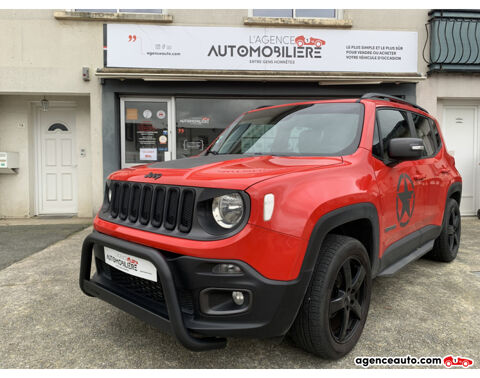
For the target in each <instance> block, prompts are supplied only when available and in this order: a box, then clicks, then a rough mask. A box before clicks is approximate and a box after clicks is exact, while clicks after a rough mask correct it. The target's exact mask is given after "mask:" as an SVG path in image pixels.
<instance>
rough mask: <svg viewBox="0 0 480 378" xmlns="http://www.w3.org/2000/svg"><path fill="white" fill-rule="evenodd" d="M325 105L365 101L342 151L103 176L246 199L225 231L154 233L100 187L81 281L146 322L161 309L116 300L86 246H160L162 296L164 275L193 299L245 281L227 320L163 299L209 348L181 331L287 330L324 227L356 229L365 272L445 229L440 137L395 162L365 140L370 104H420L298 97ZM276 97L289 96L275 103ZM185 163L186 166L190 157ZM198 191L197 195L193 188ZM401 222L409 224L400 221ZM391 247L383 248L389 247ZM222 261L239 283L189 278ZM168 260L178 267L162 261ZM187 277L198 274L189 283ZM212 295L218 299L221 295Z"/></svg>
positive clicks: (456, 183) (447, 192)
mask: <svg viewBox="0 0 480 378" xmlns="http://www.w3.org/2000/svg"><path fill="white" fill-rule="evenodd" d="M299 38H300V37H299ZM302 38H303V37H302ZM311 40H312V39H311ZM319 41H321V40H319ZM322 42H323V41H322ZM309 43H312V42H311V41H310V42H309ZM327 103H331V104H334V103H360V104H362V105H363V109H364V112H363V114H364V117H363V124H362V131H361V137H360V141H359V144H358V148H356V150H355V152H353V153H352V154H350V155H346V156H331V157H329V156H320V157H317V156H308V157H306V156H304V157H299V156H248V157H247V156H245V157H241V156H240V157H237V158H234V159H233V158H232V159H227V158H225V157H222V158H221V159H220V158H219V157H216V156H211V161H210V163H208V162H206V163H202V164H200V163H196V164H193V163H194V162H195V161H197V162H198V161H199V160H198V159H206V158H207V157H199V158H192V160H191V159H182V161H175V162H174V163H172V162H169V163H171V164H168V163H167V165H165V168H162V167H158V168H157V167H156V166H155V164H153V165H142V166H137V167H133V168H126V169H122V170H121V171H118V172H114V173H112V174H111V175H110V176H109V178H108V180H109V183H110V184H109V185H112V184H113V183H119V185H120V186H118V188H120V187H121V185H127V186H128V185H138V186H141V187H142V188H143V187H145V185H147V186H149V187H152V188H153V187H155V186H156V185H160V184H161V185H163V186H165V187H167V188H168V187H174V186H182V187H185V188H193V189H192V190H200V189H199V188H203V189H201V190H206V191H208V190H219V189H221V190H222V191H239V192H242V193H243V194H242V195H244V196H245V198H246V200H247V201H249V213H248V214H247V219H246V220H245V224H244V225H243V226H242V227H241V228H240V229H239V230H238V232H235V233H234V234H232V235H231V236H228V237H221V238H213V239H212V238H210V239H209V240H198V238H196V239H193V238H186V237H179V235H180V234H178V233H173V231H172V233H168V232H165V233H164V234H162V233H159V232H154V230H153V229H152V227H151V226H149V225H147V226H145V227H144V226H139V227H137V226H133V225H132V224H130V223H128V221H125V222H123V221H120V220H119V219H118V218H115V219H113V218H112V217H111V216H110V213H109V212H110V211H111V210H110V207H111V206H110V205H109V200H108V198H107V197H108V196H107V194H106V199H105V201H106V202H105V204H104V207H103V208H102V210H101V211H100V212H99V214H98V215H97V217H96V218H95V221H94V229H95V235H94V236H92V237H91V238H90V239H88V240H86V242H85V244H84V248H83V252H82V253H83V257H82V268H81V278H80V285H81V287H82V290H83V291H84V292H86V293H87V294H88V295H91V296H97V297H100V298H102V299H104V300H106V301H107V302H110V303H112V304H114V305H116V306H118V307H120V308H122V309H124V310H126V311H129V312H131V313H133V314H135V315H136V316H139V317H141V318H143V319H145V320H147V321H149V322H151V323H154V324H156V325H159V324H160V323H161V320H160V319H158V317H154V316H153V315H152V312H151V309H150V310H149V311H150V312H148V313H147V312H145V311H146V310H145V311H144V310H141V309H140V308H141V307H142V308H143V307H146V306H147V304H145V303H143V302H141V303H140V302H138V303H137V302H135V303H133V302H134V300H133V299H131V298H130V299H128V300H127V299H125V298H123V299H122V298H120V297H121V296H122V291H121V290H117V291H115V290H116V289H115V288H112V289H111V290H110V289H109V290H107V289H106V288H107V283H105V282H106V281H101V280H98V281H95V280H94V278H92V279H91V278H90V275H89V274H90V273H89V272H90V265H89V264H90V263H89V262H88V259H89V256H91V249H92V248H95V247H96V246H99V245H100V246H101V245H105V246H110V247H113V248H116V249H119V250H122V251H127V252H131V254H132V255H133V256H134V257H135V259H136V260H138V257H140V258H145V257H148V256H152V257H151V258H152V259H153V258H154V259H157V257H155V256H153V255H155V254H157V255H160V254H163V253H165V258H164V259H165V260H166V263H164V262H163V260H162V261H155V264H157V267H158V269H159V270H160V271H161V272H163V273H162V274H165V275H166V277H167V278H165V280H164V279H163V278H162V286H164V288H163V290H164V291H166V294H168V290H171V291H174V290H175V287H174V285H173V284H172V285H170V281H171V282H174V283H175V285H177V287H178V286H179V285H180V286H182V287H187V288H192V290H193V291H194V293H195V294H194V295H195V296H196V295H200V296H201V293H202V292H203V291H202V290H207V289H205V288H206V287H207V288H208V287H220V288H221V289H219V290H224V288H228V287H235V285H239V282H242V285H245V287H247V289H245V293H244V294H246V295H247V297H249V298H250V299H251V298H252V297H253V298H254V299H253V301H254V300H255V298H260V299H258V300H257V302H256V303H257V304H256V305H255V303H254V304H253V305H252V307H251V308H250V309H249V310H248V311H246V312H245V313H244V314H243V315H242V314H239V315H235V316H233V317H228V316H225V317H223V318H222V317H218V316H217V317H214V316H213V317H212V316H210V315H211V314H210V315H209V314H208V313H207V314H205V313H203V314H202V313H201V311H199V312H198V313H197V310H195V312H194V313H193V315H191V317H190V315H189V316H187V315H185V314H183V315H182V314H181V311H180V310H179V309H178V307H179V305H178V303H177V302H176V299H175V298H173V299H172V298H170V299H169V298H168V295H166V302H167V307H168V316H169V320H167V323H169V324H168V327H167V328H169V327H173V329H174V332H175V334H176V335H177V337H178V338H179V339H180V341H181V342H182V343H183V344H184V345H185V346H187V347H189V348H190V349H209V348H215V347H218V343H217V344H215V343H212V344H208V345H207V343H206V342H204V343H200V342H198V340H193V341H192V337H191V336H189V335H188V333H189V332H190V331H194V332H196V333H199V334H202V335H204V336H208V337H212V336H220V337H223V336H239V335H241V336H265V337H267V336H268V337H269V336H279V335H284V334H285V333H286V332H287V331H288V329H289V328H290V326H291V324H292V322H293V320H294V319H295V316H296V314H297V311H298V308H299V306H300V303H301V301H302V299H303V295H304V293H305V290H306V286H307V285H308V282H309V280H310V277H311V274H312V271H313V265H312V264H314V261H315V258H316V257H315V253H318V252H315V251H316V250H317V247H318V244H316V243H318V242H319V240H320V238H321V237H324V236H325V235H324V233H323V230H325V233H326V232H327V231H328V230H332V229H333V228H335V227H337V228H338V227H342V224H343V223H338V222H345V223H344V224H347V223H348V227H351V231H352V232H353V233H355V232H357V231H355V230H360V231H361V232H357V234H358V238H360V240H361V241H362V242H363V243H364V244H365V245H366V246H367V247H368V248H367V249H368V250H369V255H370V259H371V261H372V275H373V276H376V275H379V274H382V273H383V274H387V273H389V269H391V266H392V265H394V263H395V262H396V260H398V259H399V258H400V257H398V258H394V257H392V256H396V253H398V252H399V251H400V252H401V253H403V254H405V251H406V249H405V247H403V248H400V249H399V248H396V246H398V243H401V242H403V241H404V240H407V241H409V242H410V243H411V242H412V241H411V237H412V235H414V236H416V237H417V239H415V240H418V242H420V240H425V239H426V238H429V237H432V238H434V237H436V236H435V235H437V234H438V233H437V232H439V229H440V227H441V226H442V220H443V216H444V214H443V210H444V207H445V203H446V201H447V200H448V198H450V197H452V196H453V197H455V198H458V201H459V200H460V198H459V197H460V193H461V177H460V175H459V173H458V171H457V170H456V168H455V165H454V159H453V157H451V156H450V155H449V154H448V152H447V150H446V148H445V145H444V143H441V145H439V146H438V151H437V153H436V154H435V155H434V156H432V157H429V158H425V159H418V160H409V161H402V162H400V163H398V164H396V165H394V166H388V165H386V164H384V162H382V161H381V160H379V159H378V158H376V157H374V156H373V154H372V140H373V138H374V132H375V130H374V129H375V119H376V114H377V111H378V110H379V109H399V110H402V111H405V112H412V113H415V114H417V115H421V116H424V117H427V118H428V119H433V118H432V117H431V116H430V115H429V114H428V113H426V112H424V111H422V110H420V109H418V108H416V107H413V106H411V105H409V104H404V103H397V102H393V101H386V100H379V99H362V100H356V99H351V100H350V99H347V100H329V101H313V102H311V101H310V102H302V103H298V104H296V105H305V104H327ZM282 106H287V105H279V107H282ZM272 108H274V107H269V108H262V109H258V110H252V111H251V112H249V113H253V112H262V111H265V109H272ZM433 121H434V122H435V124H436V125H437V128H438V132H439V138H442V137H441V131H440V128H439V127H438V123H437V121H436V120H434V119H433ZM209 156H210V155H209ZM217 158H218V159H217ZM190 162H191V163H192V164H191V166H189V165H188V164H189V163H190ZM182 164H183V165H182ZM152 172H153V174H152ZM155 174H156V175H155ZM402 175H404V176H402ZM399 177H400V178H401V177H409V178H411V179H410V180H411V184H410V183H409V182H410V181H401V180H400V181H399ZM413 185H414V186H415V188H414V189H413ZM402 188H403V190H404V191H408V190H409V188H410V189H411V190H412V191H414V209H413V205H412V208H411V210H408V213H410V212H411V214H409V216H410V217H409V219H408V221H405V218H406V217H407V215H405V214H401V215H400V216H399V210H398V206H399V204H398V198H397V196H398V193H399V192H400V191H401V190H402ZM107 189H108V188H107ZM119 190H120V189H119ZM132 190H133V189H132ZM202 193H203V192H197V196H201V195H203V194H202ZM267 193H272V194H274V196H275V210H274V212H273V215H272V217H271V219H269V220H265V219H264V197H265V195H266V194H267ZM115 198H117V197H115ZM142 198H143V197H142ZM120 206H121V205H120ZM117 210H118V209H117ZM120 211H121V209H120ZM402 222H403V223H405V222H407V224H404V225H403V226H402V225H399V223H402ZM403 223H402V224H403ZM420 230H421V231H420ZM175 232H176V231H175ZM417 234H418V235H417ZM321 235H323V236H321ZM180 236H181V235H180ZM422 238H423V239H422ZM395 248H396V249H395ZM412 248H413V247H412ZM390 250H391V251H392V252H388V251H390ZM386 252H387V256H385V254H386ZM393 252H395V253H393ZM407 252H408V251H407ZM95 256H96V258H97V260H99V261H97V263H98V262H100V263H101V261H100V260H102V258H103V257H102V251H101V248H100V249H99V250H95ZM90 259H91V258H90ZM222 262H226V263H236V264H239V265H240V266H241V268H242V269H244V270H245V272H246V273H245V274H246V277H244V278H242V279H241V280H240V278H232V280H234V279H236V280H237V281H231V282H235V284H233V283H230V281H227V280H226V278H225V277H224V278H223V280H221V281H220V278H218V277H214V276H213V275H212V274H211V273H207V272H206V271H205V272H204V273H202V275H201V277H200V276H198V277H197V275H196V274H197V273H198V272H199V271H202V272H203V270H202V269H204V267H205V266H207V264H210V263H211V264H214V263H222ZM187 263H188V264H187ZM189 264H190V265H189ZM195 264H197V265H195ZM202 264H203V265H202ZM172 265H175V268H171V266H172ZM168 266H170V268H168ZM209 266H210V265H209ZM205 269H206V268H205ZM208 269H211V268H208ZM208 272H210V270H208ZM194 276H195V277H196V279H197V278H198V280H197V281H195V282H193V278H192V277H194ZM207 278H208V279H207ZM209 280H210V281H209ZM215 280H217V281H215ZM94 281H95V282H94ZM177 281H178V282H177ZM180 281H181V282H180ZM253 282H255V283H253ZM189 285H190V286H189ZM165 286H167V287H165ZM170 286H171V287H170ZM258 287H261V288H262V289H261V290H260V289H258ZM281 290H283V291H281ZM112 292H114V293H115V294H112ZM277 292H278V295H277V294H276V293H277ZM199 293H200V294H199ZM218 295H219V296H221V292H219V294H218ZM202 300H203V299H202V298H200V299H198V298H194V303H195V306H194V307H195V309H197V308H198V307H197V306H200V307H202V306H207V305H206V304H205V303H204V302H202ZM179 301H181V300H179ZM262 302H263V303H262ZM132 303H133V304H132ZM255 306H257V307H255ZM142 311H143V312H142ZM177 323H178V324H177Z"/></svg>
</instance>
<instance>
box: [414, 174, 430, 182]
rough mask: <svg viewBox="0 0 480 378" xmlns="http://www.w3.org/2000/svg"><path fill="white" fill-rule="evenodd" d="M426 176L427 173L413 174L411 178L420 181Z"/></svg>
mask: <svg viewBox="0 0 480 378" xmlns="http://www.w3.org/2000/svg"><path fill="white" fill-rule="evenodd" d="M426 178H427V175H415V176H413V179H414V180H416V181H422V180H425V179H426Z"/></svg>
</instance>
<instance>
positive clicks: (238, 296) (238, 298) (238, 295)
mask: <svg viewBox="0 0 480 378" xmlns="http://www.w3.org/2000/svg"><path fill="white" fill-rule="evenodd" d="M232 299H233V301H234V302H235V304H236V305H238V306H241V305H243V303H244V302H245V297H244V296H243V293H242V292H241V291H232Z"/></svg>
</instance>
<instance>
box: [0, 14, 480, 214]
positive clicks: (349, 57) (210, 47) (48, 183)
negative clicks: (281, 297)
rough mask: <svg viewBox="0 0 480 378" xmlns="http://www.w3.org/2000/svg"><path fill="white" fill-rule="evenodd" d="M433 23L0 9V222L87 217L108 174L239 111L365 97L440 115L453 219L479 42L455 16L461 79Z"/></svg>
mask: <svg viewBox="0 0 480 378" xmlns="http://www.w3.org/2000/svg"><path fill="white" fill-rule="evenodd" d="M429 13H430V14H429ZM440 13H441V12H440ZM440 13H439V14H440ZM439 14H437V13H435V12H430V11H429V10H348V9H343V10H338V9H324V10H299V9H297V10H293V9H292V10H252V9H251V10H247V9H245V10H164V9H163V10H148V12H144V13H139V12H133V11H128V10H122V11H121V12H119V10H109V11H103V12H101V11H89V12H83V11H66V10H56V11H54V10H42V11H38V10H35V11H33V10H32V11H8V10H3V11H0V20H1V22H0V29H1V34H0V40H1V43H2V46H3V47H4V51H5V53H4V54H3V55H2V57H1V58H0V112H1V113H0V114H2V117H1V118H0V152H12V153H15V154H14V155H17V156H18V167H15V168H12V169H10V168H8V167H7V168H1V166H0V218H2V217H31V216H43V215H75V216H81V217H90V216H93V215H94V214H95V213H96V211H98V208H99V207H100V205H101V202H102V199H103V183H104V179H105V177H106V176H107V175H108V174H109V173H110V172H112V171H114V170H117V169H120V168H124V167H129V166H132V165H135V164H140V163H148V162H151V161H159V160H169V159H176V158H182V157H188V156H192V155H195V154H197V153H199V152H200V151H201V150H202V149H204V148H205V147H206V146H208V144H209V143H211V142H212V141H213V140H214V139H215V137H216V136H217V135H218V134H219V133H220V132H221V131H222V130H223V129H224V128H225V127H226V126H228V124H229V123H230V122H231V121H233V120H234V119H235V118H236V117H237V116H238V115H239V114H240V113H242V112H243V111H246V110H249V109H251V108H256V107H259V106H265V105H273V104H278V103H285V102H293V101H301V100H304V99H322V98H339V97H359V96H360V95H361V94H363V93H366V92H384V93H389V94H392V95H396V96H401V97H404V98H406V99H408V100H411V101H416V102H418V103H419V104H420V105H421V106H422V107H425V108H427V109H428V110H429V111H430V112H431V113H432V114H433V115H434V116H436V117H437V118H438V119H439V121H440V124H441V126H442V130H443V131H444V133H445V134H446V137H447V147H448V149H449V150H451V151H452V152H453V154H454V155H455V158H456V159H457V164H458V165H459V167H460V170H461V172H462V174H463V175H464V180H465V184H464V198H463V201H462V202H463V203H462V211H463V212H464V213H465V214H474V213H476V209H478V207H479V206H480V203H479V201H480V196H479V190H480V185H478V174H477V171H478V162H479V157H478V140H479V133H478V129H479V127H478V107H479V106H480V92H479V91H478V90H477V89H476V88H478V85H476V81H477V80H479V78H477V76H476V75H475V73H474V70H475V67H476V64H479V63H477V60H476V59H478V60H479V62H480V57H479V56H476V55H480V54H477V52H478V44H480V27H479V28H478V42H475V38H476V36H477V34H475V33H477V31H476V26H475V25H476V24H475V22H476V21H475V20H476V18H475V17H476V14H475V13H468V12H467V13H466V16H465V14H464V15H463V16H465V19H466V20H468V21H466V22H467V23H469V24H470V26H469V28H470V29H469V30H468V32H467V31H465V30H466V29H465V30H464V29H462V31H460V32H459V33H458V36H457V35H456V36H455V37H454V38H453V40H452V41H451V42H445V43H446V46H447V47H449V46H450V45H452V46H453V42H455V45H457V44H458V45H459V46H460V43H461V41H462V40H463V41H464V42H465V46H467V44H468V43H470V50H469V53H470V57H469V59H467V56H466V55H468V54H467V52H466V51H463V54H464V55H465V56H464V57H463V61H460V63H462V64H463V65H464V66H463V67H457V66H458V62H457V60H458V58H459V56H460V51H458V53H457V54H458V55H457V56H454V57H453V59H454V60H453V61H451V62H450V64H451V66H450V67H449V69H450V70H446V69H445V62H443V61H444V60H445V59H446V58H447V59H446V60H445V61H447V60H448V59H450V60H451V59H452V55H451V54H452V53H451V52H450V53H449V54H450V55H445V54H446V53H445V52H442V51H440V48H441V45H442V44H441V43H439V42H435V41H436V40H435V41H433V42H432V33H429V34H428V35H427V32H426V30H425V24H426V23H428V29H427V30H431V28H432V27H433V28H434V29H433V30H434V31H435V30H437V27H438V23H439V22H440V24H439V25H440V26H441V27H444V24H442V23H441V22H442V21H438V20H439V19H441V20H445V19H444V18H442V17H445V14H444V13H441V16H439ZM467 16H468V17H467ZM435 17H437V18H435ZM438 17H440V18H438ZM447 17H457V18H458V17H459V15H453V16H449V15H447ZM446 22H448V21H446ZM464 25H465V24H464ZM472 25H474V26H472ZM455 28H458V26H455V27H454V29H453V30H454V32H455V33H456V32H457V29H455ZM463 28H465V26H463ZM474 30H475V31H474ZM437 34H438V33H437ZM442 41H443V40H442ZM475 43H477V45H476V46H477V47H475ZM425 44H426V47H425V51H424V46H425ZM437 45H438V46H437ZM430 46H432V54H433V55H432V54H430ZM443 48H444V49H445V46H444V47H443ZM435 49H436V50H435ZM451 49H452V47H450V50H451ZM466 49H467V48H466V47H464V50H466ZM439 54H440V55H439ZM424 55H425V57H426V59H425V60H424ZM474 56H476V58H475V59H474ZM432 59H433V60H432ZM439 59H440V63H442V62H443V63H442V64H439ZM453 65H455V67H453ZM479 66H480V64H479ZM465 67H468V70H466V69H465ZM454 68H455V69H456V70H454ZM462 70H463V71H462ZM1 156H2V155H1V154H0V160H1ZM9 156H12V155H9ZM0 164H1V162H0Z"/></svg>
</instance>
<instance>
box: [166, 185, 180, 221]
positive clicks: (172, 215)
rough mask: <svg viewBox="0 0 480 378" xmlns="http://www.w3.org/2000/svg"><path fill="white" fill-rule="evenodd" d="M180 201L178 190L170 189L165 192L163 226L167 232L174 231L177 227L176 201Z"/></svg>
mask: <svg viewBox="0 0 480 378" xmlns="http://www.w3.org/2000/svg"><path fill="white" fill-rule="evenodd" d="M179 199H180V190H179V189H178V188H171V189H169V190H168V192H167V209H166V210H167V211H166V214H165V222H164V226H165V228H166V229H167V230H174V229H175V226H176V225H177V212H178V200H179Z"/></svg>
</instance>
